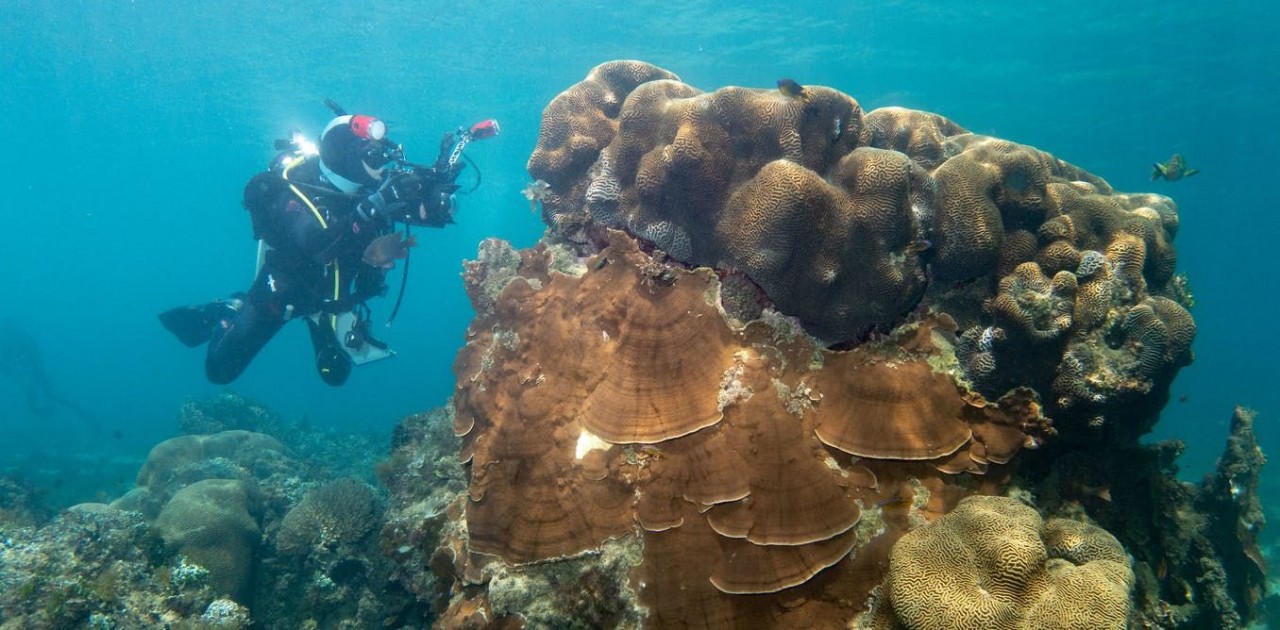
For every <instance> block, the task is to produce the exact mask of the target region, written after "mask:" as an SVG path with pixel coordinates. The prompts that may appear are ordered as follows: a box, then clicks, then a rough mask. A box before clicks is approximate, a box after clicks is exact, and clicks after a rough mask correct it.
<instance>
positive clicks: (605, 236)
mask: <svg viewBox="0 0 1280 630" xmlns="http://www.w3.org/2000/svg"><path fill="white" fill-rule="evenodd" d="M803 95H804V96H803V97H798V96H796V95H794V94H785V93H781V92H779V91H774V90H754V89H746V88H736V87H730V88H722V89H719V90H715V91H713V92H703V91H701V90H698V89H696V88H694V87H692V86H689V85H686V84H684V83H681V82H680V81H679V79H678V78H677V77H676V76H675V75H674V74H672V73H670V72H668V71H666V70H663V69H661V68H657V67H654V66H651V65H648V64H645V63H642V62H637V61H624V62H610V63H606V64H602V65H600V66H598V67H596V68H595V69H593V70H592V71H591V73H590V74H589V75H588V77H587V78H586V79H585V80H584V81H582V82H581V83H579V84H577V85H575V86H573V87H571V88H569V89H568V90H566V91H565V92H563V93H561V94H560V95H559V96H557V97H556V99H555V100H553V101H552V102H551V103H550V104H549V105H548V106H547V108H546V109H545V111H544V113H543V126H542V133H541V136H540V138H539V142H538V146H537V147H536V148H535V149H534V152H533V155H532V156H531V157H530V159H529V171H530V174H531V175H533V176H534V177H535V178H537V179H540V180H543V181H545V182H546V183H547V187H546V190H545V191H544V192H545V194H543V195H542V196H541V202H542V210H543V218H544V219H545V221H546V222H547V224H548V227H549V229H548V232H547V234H546V235H545V236H544V238H543V240H542V242H540V243H539V244H538V245H536V246H535V247H533V248H531V249H528V250H523V251H516V250H514V249H512V248H511V247H510V246H508V245H506V244H504V243H501V242H496V241H486V242H485V243H484V244H482V246H481V254H480V256H479V259H478V260H477V261H474V262H469V263H467V265H466V270H465V273H464V278H465V280H466V284H467V289H468V291H469V293H470V295H471V297H472V302H473V304H474V305H475V307H476V310H477V316H476V319H475V320H474V322H473V323H472V325H471V327H470V329H469V331H468V335H467V343H466V346H465V347H464V348H463V349H462V351H461V352H460V353H459V355H458V358H457V360H456V362H455V373H456V375H457V378H458V384H457V391H456V394H455V397H454V400H453V404H452V407H451V409H450V411H451V412H452V414H453V417H452V428H453V431H454V433H455V434H456V435H457V436H458V437H460V438H461V442H460V445H459V449H458V459H459V461H460V462H461V463H462V465H463V466H464V469H463V470H464V471H465V475H466V477H465V481H466V489H465V492H464V493H463V494H462V495H460V496H458V497H457V498H456V499H454V500H452V501H450V500H449V499H448V494H440V491H439V490H428V488H429V487H430V486H424V484H429V483H430V480H429V479H427V478H423V477H422V476H421V474H420V473H416V472H413V473H411V472H410V471H406V470H405V469H404V465H405V463H406V462H418V461H422V462H435V461H439V460H438V459H437V454H438V450H432V449H438V444H439V440H428V439H426V437H425V432H423V431H420V430H418V431H413V430H410V431H406V434H410V435H411V436H416V437H415V439H413V440H410V441H408V442H401V443H399V444H397V446H396V450H395V451H394V454H393V458H392V460H391V461H392V462H394V465H393V466H391V468H390V472H391V474H389V475H387V476H384V478H385V479H387V480H388V482H389V484H388V485H390V486H392V499H391V503H392V505H393V506H396V507H395V508H394V510H393V512H394V515H393V516H391V517H389V524H388V526H387V527H386V528H384V530H383V546H384V549H388V550H391V551H392V552H393V555H396V556H398V558H397V559H396V563H397V565H398V566H399V567H400V569H399V571H400V575H401V577H400V578H398V579H399V580H400V581H401V582H402V583H406V584H416V585H418V586H417V587H416V588H414V589H413V590H414V591H415V593H417V594H418V595H419V597H420V598H423V599H425V600H427V601H430V602H431V610H432V614H433V615H439V617H438V619H437V623H438V624H439V625H441V626H443V627H479V626H485V625H500V624H520V623H524V624H527V625H530V626H532V627H596V626H602V625H603V626H619V627H637V626H651V627H673V626H679V627H721V626H733V625H752V626H754V627H836V626H840V627H843V626H845V625H846V624H849V623H853V622H854V620H856V619H860V618H861V619H868V620H871V621H869V623H877V624H881V625H883V626H884V627H908V628H917V627H920V628H924V627H945V623H946V622H945V621H944V622H942V623H943V625H938V624H939V622H938V621H937V620H938V619H943V620H949V619H951V618H952V617H951V614H950V613H948V612H947V611H946V608H945V606H947V605H951V606H960V607H961V608H964V607H965V604H963V603H957V602H962V600H963V597H967V596H969V595H973V593H970V594H969V595H964V596H963V597H962V596H961V595H960V594H958V593H956V596H957V597H960V598H961V599H955V600H950V599H946V598H941V599H944V600H945V601H938V600H939V599H940V598H939V597H931V596H928V595H927V594H928V593H943V592H949V591H947V586H946V584H944V582H945V580H943V579H942V577H939V576H935V577H931V576H930V572H929V571H922V570H919V568H920V567H928V566H932V565H931V563H933V562H934V561H937V562H943V561H944V560H945V558H941V557H938V558H932V557H931V556H933V555H936V554H944V555H945V553H946V552H947V551H948V550H954V549H958V548H965V549H969V551H967V552H966V553H970V554H971V555H973V556H974V557H975V562H976V563H977V564H976V565H974V564H973V563H966V562H960V561H957V562H960V565H964V567H963V568H964V569H965V570H976V571H979V572H984V573H982V576H981V577H979V578H975V579H979V580H991V581H993V582H994V583H998V584H1000V585H1002V586H1001V588H1003V589H1004V590H1002V591H1001V593H1000V596H1001V597H1002V598H1003V599H1002V600H1001V602H1002V603H999V604H998V605H997V606H996V607H997V608H998V609H999V610H996V611H995V612H992V614H993V615H995V616H994V617H991V618H990V619H988V618H985V617H984V618H982V619H977V618H975V621H974V624H975V625H973V627H1011V628H1013V627H1049V626H1046V625H1044V624H1050V625H1051V626H1052V627H1080V628H1083V627H1124V626H1125V625H1126V624H1128V625H1129V626H1130V627H1196V624H1201V623H1205V622H1206V620H1208V619H1213V620H1214V622H1215V623H1220V624H1224V627H1240V624H1241V623H1243V622H1245V621H1247V620H1248V619H1249V618H1250V617H1251V616H1252V615H1253V614H1254V607H1255V605H1256V602H1257V600H1258V598H1259V597H1260V596H1261V590H1260V586H1259V584H1260V582H1259V581H1258V579H1257V577H1256V575H1255V573H1256V572H1257V570H1258V569H1257V566H1256V565H1253V566H1252V568H1251V567H1250V564H1251V563H1252V562H1253V561H1252V560H1251V559H1252V558H1255V557H1256V535H1257V528H1258V527H1259V526H1260V523H1261V515H1260V511H1259V509H1258V506H1257V504H1256V502H1253V503H1251V502H1250V501H1255V499H1252V498H1251V497H1254V496H1255V495H1253V494H1250V493H1251V492H1252V490H1251V489H1252V488H1253V487H1254V484H1255V482H1256V473H1257V466H1259V465H1260V461H1261V460H1260V453H1259V454H1257V457H1253V456H1251V453H1253V451H1250V446H1249V443H1248V438H1247V437H1244V436H1243V434H1241V435H1240V436H1238V438H1233V439H1234V440H1235V441H1233V443H1232V447H1231V449H1232V450H1231V452H1233V453H1238V455H1237V456H1236V457H1235V458H1234V459H1231V461H1233V462H1235V463H1234V464H1231V465H1229V466H1228V468H1229V469H1230V470H1229V471H1227V472H1223V473H1220V477H1221V476H1222V475H1225V477H1222V479H1225V480H1224V481H1216V482H1214V483H1213V484H1211V485H1209V486H1206V487H1204V488H1199V489H1196V488H1192V487H1190V486H1187V485H1186V484H1180V483H1179V482H1176V481H1173V480H1171V479H1167V478H1165V477H1164V476H1163V473H1165V472H1166V469H1167V466H1168V465H1170V462H1169V461H1167V458H1166V457H1165V456H1164V455H1162V453H1164V454H1166V455H1167V451H1161V450H1160V447H1146V446H1140V445H1139V444H1138V443H1137V438H1138V437H1139V436H1141V435H1142V434H1144V433H1145V432H1147V431H1148V430H1149V429H1150V428H1151V427H1152V425H1153V424H1154V423H1155V421H1156V419H1157V417H1158V413H1159V410H1160V408H1161V407H1162V406H1163V404H1164V402H1165V399H1166V397H1167V390H1168V386H1169V383H1170V382H1171V381H1172V379H1173V378H1174V376H1175V375H1176V374H1177V371H1178V369H1179V368H1180V367H1182V366H1184V365H1186V364H1187V363H1188V362H1190V360H1191V359H1192V355H1191V344H1192V342H1193V340H1194V337H1195V323H1194V320H1193V319H1192V317H1191V315H1190V314H1189V313H1188V311H1187V308H1188V306H1189V303H1185V296H1186V292H1185V291H1184V290H1182V289H1180V288H1179V287H1180V286H1181V285H1180V284H1179V282H1178V281H1177V280H1176V278H1177V276H1175V273H1174V271H1175V265H1176V254H1175V252H1174V249H1173V245H1172V241H1173V237H1174V235H1175V234H1176V232H1177V228H1178V219H1177V209H1176V206H1175V205H1174V203H1173V202H1172V200H1170V199H1168V198H1166V197H1163V196H1159V195H1151V194H1124V193H1118V192H1116V191H1114V190H1112V188H1111V187H1110V186H1109V185H1108V184H1107V183H1106V182H1105V181H1104V180H1103V179H1101V178H1099V177H1097V176H1095V175H1092V174H1090V173H1087V172H1085V171H1083V170H1082V169H1080V168H1078V167H1075V166H1073V165H1071V164H1068V163H1066V162H1063V161H1062V160H1059V159H1057V158H1055V157H1053V156H1052V155H1050V154H1048V153H1045V152H1043V151H1040V150H1038V149H1035V148H1032V147H1028V146H1025V145H1020V144H1016V143H1013V142H1009V141H1006V140H1001V139H997V138H990V137H986V136H980V135H976V134H971V133H968V132H967V131H965V130H964V129H963V128H962V127H960V126H959V125H957V124H955V123H953V122H951V121H948V120H946V119H945V118H942V117H941V116H937V115H935V114H929V113H925V112H915V111H911V110H905V109H901V108H884V109H880V110H876V111H873V112H867V113H864V112H863V111H862V109H861V107H860V106H859V105H858V103H857V101H855V100H854V99H853V98H851V97H849V96H847V95H845V94H842V93H840V92H838V91H836V90H832V89H830V88H823V87H818V86H807V87H805V88H804V90H803ZM1246 424H1247V423H1246ZM1077 472H1079V473H1081V474H1076V473H1077ZM1086 473H1087V474H1086ZM1124 475H1129V476H1128V477H1127V478H1124V479H1122V478H1121V477H1123V476H1124ZM448 479H450V481H449V483H450V484H452V483H453V481H452V480H453V479H454V477H452V476H448ZM1108 493H1112V494H1108ZM1121 493H1124V494H1126V495H1127V494H1129V493H1132V494H1134V495H1137V494H1139V493H1145V498H1144V501H1141V502H1137V503H1135V505H1143V506H1149V507H1160V508H1161V509H1158V510H1153V511H1150V512H1147V513H1145V514H1146V515H1145V516H1142V515H1141V514H1139V513H1138V512H1136V511H1128V509H1127V508H1126V507H1125V504H1122V503H1121V502H1120V501H1118V500H1117V501H1115V502H1112V500H1111V498H1112V496H1117V495H1119V494H1121ZM1242 493H1243V494H1244V495H1248V497H1250V498H1249V499H1247V500H1244V499H1241V500H1235V499H1237V498H1238V495H1240V494H1242ZM999 495H1006V496H1016V497H1018V498H1019V499H1020V500H1022V501H1024V502H1025V503H1019V502H1018V501H1015V500H1014V499H998V498H984V497H996V496H999ZM428 496H430V497H432V498H431V499H430V505H429V507H428V504H427V503H426V502H425V501H426V500H427V499H426V497H428ZM1227 496H1229V497H1232V499H1227V498H1225V497H1227ZM1215 500H1216V501H1228V502H1229V503H1230V505H1232V506H1235V508H1236V509H1235V510H1234V511H1233V512H1232V513H1233V514H1235V515H1236V516H1235V517H1234V520H1232V521H1231V523H1230V525H1229V526H1228V524H1227V523H1226V521H1224V520H1222V518H1221V517H1218V516H1215V517H1212V518H1211V517H1210V516H1208V514H1209V512H1208V510H1210V509H1211V502H1212V501H1215ZM1240 501H1244V502H1243V503H1241V502H1240ZM958 506H959V507H958ZM991 506H1003V507H991ZM1213 509H1215V510H1216V511H1217V512H1222V511H1223V509H1220V508H1213ZM413 515H417V516H416V518H415V517H414V516H413ZM1189 518H1191V519H1194V518H1199V519H1201V524H1200V525H1196V526H1191V525H1178V526H1175V524H1174V521H1176V520H1178V519H1183V520H1184V521H1185V520H1186V519H1189ZM393 524H394V525H393ZM1001 531H1013V532H1017V533H1018V534H1017V536H1014V535H1013V534H1008V535H995V534H993V532H1001ZM1165 531H1168V532H1176V533H1172V534H1161V533H1160V532H1165ZM1108 532H1110V533H1108ZM1228 534H1230V535H1228ZM1161 536H1165V538H1164V539H1162V538H1161ZM943 540H954V541H955V544H952V543H945V544H943V543H939V542H938V541H943ZM1157 540H1159V541H1161V542H1159V543H1156V542H1155V541H1157ZM1196 541H1201V542H1196ZM1178 545H1182V547H1178ZM1188 545H1190V546H1188ZM1197 545H1198V546H1197ZM1195 553H1200V554H1201V555H1200V557H1202V558H1213V559H1214V560H1213V562H1217V563H1218V564H1216V565H1214V566H1217V567H1218V572H1217V573H1215V574H1214V575H1220V577H1218V578H1213V577H1210V576H1209V574H1207V573H1204V571H1206V570H1207V569H1204V568H1203V567H1202V569H1201V570H1200V571H1201V572H1200V573H1195V571H1196V570H1197V569H1195V567H1194V566H1193V565H1194V564H1195V562H1196V560H1194V559H1193V558H1194V557H1195V556H1194V554H1195ZM1179 554H1181V555H1179ZM1205 554H1209V555H1207V556H1206V555H1205ZM1171 555H1176V556H1177V557H1176V558H1173V557H1169V556H1171ZM1162 556H1163V557H1165V558H1166V559H1165V560H1164V561H1163V562H1161V563H1160V564H1152V560H1153V559H1154V558H1157V557H1162ZM997 558H1009V563H1008V564H1004V565H1001V564H999V563H997V562H995V560H996V559H997ZM424 560H425V561H426V563H425V564H427V565H428V566H429V567H430V575H427V571H426V570H424V569H422V568H421V567H422V565H423V564H424V562H423V561H424ZM952 560H955V558H952ZM1205 562H1209V561H1208V560H1205ZM944 564H945V563H944ZM940 566H941V565H940ZM958 566H959V565H958ZM1204 566H1207V565H1204ZM913 567H914V569H913ZM975 567H976V568H975ZM1152 567H1155V568H1152ZM938 573H949V572H948V571H938ZM1153 575H1154V576H1155V579H1152V576H1153ZM952 577H954V575H953V576H952ZM1215 580H1216V581H1215ZM579 583H582V584H588V585H590V586H589V587H579V586H577V584H579ZM1174 584H1182V585H1184V586H1185V589H1186V590H1185V591H1184V592H1182V593H1181V594H1179V593H1175V592H1174V591H1173V588H1172V585H1174ZM1215 584H1219V585H1220V586H1215ZM1006 587H1007V588H1006ZM913 595H914V596H923V597H924V598H925V599H928V600H929V601H919V602H913V601H911V597H912V596H913ZM1082 598H1087V599H1088V600H1089V601H1090V602H1091V604H1092V605H1091V606H1089V607H1083V606H1080V605H1079V600H1080V599H1082ZM1206 600H1208V601H1206ZM873 602H880V606H879V607H878V608H876V609H874V610H872V603H873ZM1192 602H1194V603H1192ZM935 604H936V605H937V606H935ZM1188 604H1190V605H1191V608H1193V609H1194V610H1187V609H1179V608H1178V607H1179V606H1185V605H1188ZM993 605H994V604H993ZM931 606H932V608H931ZM938 606H944V607H941V608H940V607H938ZM979 608H980V609H982V610H986V609H985V608H981V607H979ZM1162 611H1164V612H1162ZM1169 611H1178V612H1177V614H1174V613H1171V612H1169ZM1165 613H1168V614H1165ZM1162 615H1163V616H1162ZM1197 615H1198V616H1197ZM1232 615H1235V616H1234V617H1232ZM930 619H932V620H933V621H930ZM895 624H896V625H895ZM1054 624H1056V625H1054Z"/></svg>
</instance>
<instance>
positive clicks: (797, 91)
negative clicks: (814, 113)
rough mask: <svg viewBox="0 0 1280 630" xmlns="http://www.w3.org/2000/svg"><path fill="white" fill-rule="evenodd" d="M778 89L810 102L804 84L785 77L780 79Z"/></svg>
mask: <svg viewBox="0 0 1280 630" xmlns="http://www.w3.org/2000/svg"><path fill="white" fill-rule="evenodd" d="M778 91H779V92H782V93H783V94H785V95H787V96H790V97H792V98H798V99H800V100H802V101H804V102H806V103H808V102H809V93H808V92H806V91H805V89H804V86H803V85H800V84H799V83H796V82H795V81H793V80H791V79H788V78H785V77H784V78H781V79H778Z"/></svg>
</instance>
